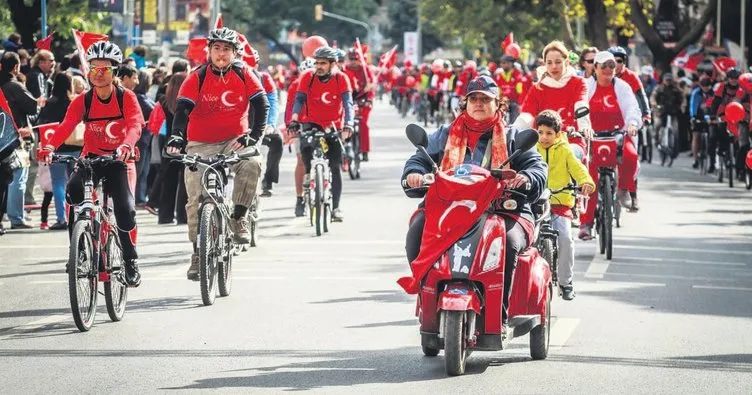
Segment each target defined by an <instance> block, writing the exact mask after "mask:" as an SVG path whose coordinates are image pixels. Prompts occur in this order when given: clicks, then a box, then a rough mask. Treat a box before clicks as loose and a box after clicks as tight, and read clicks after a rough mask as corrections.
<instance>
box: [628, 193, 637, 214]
mask: <svg viewBox="0 0 752 395" xmlns="http://www.w3.org/2000/svg"><path fill="white" fill-rule="evenodd" d="M628 211H629V212H630V213H636V212H638V211H640V201H639V200H637V196H635V197H633V198H632V206H630V207H629V209H628Z"/></svg>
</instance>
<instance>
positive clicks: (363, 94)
mask: <svg viewBox="0 0 752 395" xmlns="http://www.w3.org/2000/svg"><path fill="white" fill-rule="evenodd" d="M344 71H345V74H347V76H348V77H350V82H351V83H352V90H353V102H359V103H360V104H359V105H358V108H359V109H360V124H359V125H358V127H359V128H360V151H361V152H362V153H363V155H362V160H363V162H368V152H370V151H371V132H370V129H369V128H368V119H369V117H370V115H371V106H372V105H373V99H374V97H376V91H375V90H374V87H375V86H376V84H375V80H376V77H375V76H374V75H373V73H372V72H371V70H370V69H369V68H368V67H366V66H365V65H362V64H360V61H359V60H358V53H357V50H356V49H355V48H351V49H350V51H349V52H348V53H347V65H346V67H345V70H344Z"/></svg>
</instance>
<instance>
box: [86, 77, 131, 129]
mask: <svg viewBox="0 0 752 395" xmlns="http://www.w3.org/2000/svg"><path fill="white" fill-rule="evenodd" d="M115 97H116V98H117V103H118V109H119V110H120V115H119V116H115V117H105V118H94V119H92V118H89V111H90V110H91V101H92V100H94V89H89V90H88V91H86V93H84V123H89V122H91V121H114V120H116V119H122V118H123V117H124V116H125V113H123V98H124V97H125V88H123V87H121V86H116V87H115Z"/></svg>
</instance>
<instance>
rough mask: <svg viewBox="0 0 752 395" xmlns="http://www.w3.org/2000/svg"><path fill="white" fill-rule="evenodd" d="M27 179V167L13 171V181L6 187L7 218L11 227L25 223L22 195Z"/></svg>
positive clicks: (24, 191)
mask: <svg viewBox="0 0 752 395" xmlns="http://www.w3.org/2000/svg"><path fill="white" fill-rule="evenodd" d="M28 178H29V168H28V167H21V168H18V169H15V170H13V181H11V183H10V185H8V218H9V219H10V223H11V225H21V224H23V223H24V222H25V221H24V194H25V193H26V180H27V179H28Z"/></svg>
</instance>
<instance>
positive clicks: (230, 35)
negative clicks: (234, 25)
mask: <svg viewBox="0 0 752 395" xmlns="http://www.w3.org/2000/svg"><path fill="white" fill-rule="evenodd" d="M206 39H207V41H208V43H209V46H210V47H211V46H212V45H213V44H214V43H216V42H223V43H228V44H230V45H232V46H233V47H235V49H238V48H240V38H239V37H238V33H237V32H236V31H235V30H232V29H228V28H226V27H221V28H219V29H214V30H212V31H210V32H209V37H207V38H206Z"/></svg>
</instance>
